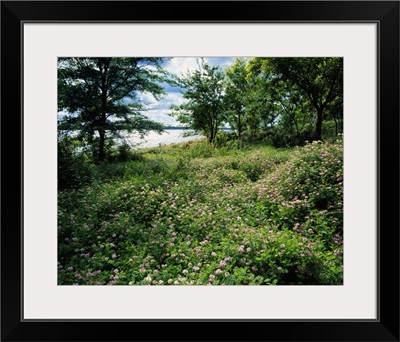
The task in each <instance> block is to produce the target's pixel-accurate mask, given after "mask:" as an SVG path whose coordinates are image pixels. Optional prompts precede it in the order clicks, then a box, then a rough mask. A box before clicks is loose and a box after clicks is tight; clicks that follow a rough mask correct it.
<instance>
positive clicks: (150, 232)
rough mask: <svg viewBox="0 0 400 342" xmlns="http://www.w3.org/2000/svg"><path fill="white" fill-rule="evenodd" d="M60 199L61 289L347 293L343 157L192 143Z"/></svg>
mask: <svg viewBox="0 0 400 342" xmlns="http://www.w3.org/2000/svg"><path fill="white" fill-rule="evenodd" d="M94 179H95V181H92V182H91V184H90V185H89V186H85V187H81V188H78V189H70V190H64V191H60V192H59V196H58V207H59V214H58V258H59V260H58V261H59V266H58V268H59V269H58V283H59V284H60V285H63V284H65V285H71V284H98V285H115V284H121V285H128V284H130V285H168V284H171V285H207V284H212V285H222V284H224V285H313V284H326V285H334V284H338V285H339V284H342V283H343V244H342V236H343V228H342V225H343V151H342V141H341V139H340V140H338V141H337V142H335V143H313V144H308V145H306V146H305V147H302V148H293V149H275V148H272V147H270V146H266V145H265V144H262V143H258V144H255V143H253V144H245V145H244V146H242V147H241V148H238V147H237V143H236V142H235V141H231V142H225V143H224V144H221V146H219V147H217V148H216V147H214V146H212V145H209V144H208V143H206V142H204V141H193V142H189V143H182V144H176V145H169V146H163V147H157V148H150V149H141V150H138V151H136V157H135V160H130V161H126V162H123V163H116V164H110V165H103V166H101V167H99V168H97V169H96V172H95V176H94Z"/></svg>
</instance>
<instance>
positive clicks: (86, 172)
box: [57, 137, 93, 190]
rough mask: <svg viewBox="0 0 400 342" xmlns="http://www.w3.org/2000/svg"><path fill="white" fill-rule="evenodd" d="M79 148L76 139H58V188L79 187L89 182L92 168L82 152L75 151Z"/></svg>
mask: <svg viewBox="0 0 400 342" xmlns="http://www.w3.org/2000/svg"><path fill="white" fill-rule="evenodd" d="M77 148H79V145H77V143H76V141H74V140H73V139H71V138H68V137H63V138H59V141H58V156H57V157H58V164H57V165H58V174H57V176H58V179H57V183H58V189H59V190H64V189H73V188H80V187H82V186H84V185H87V184H89V183H90V182H91V179H92V176H93V169H92V166H91V165H90V163H89V162H88V160H87V158H86V157H85V155H84V154H82V153H77V152H76V150H77Z"/></svg>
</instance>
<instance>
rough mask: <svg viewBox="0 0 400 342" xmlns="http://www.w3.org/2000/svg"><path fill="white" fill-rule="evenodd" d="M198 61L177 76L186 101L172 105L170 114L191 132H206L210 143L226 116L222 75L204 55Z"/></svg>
mask: <svg viewBox="0 0 400 342" xmlns="http://www.w3.org/2000/svg"><path fill="white" fill-rule="evenodd" d="M197 62H198V63H197V64H198V69H196V70H194V71H193V72H190V71H187V72H186V73H184V74H183V75H181V76H179V77H177V78H176V84H177V85H179V86H180V87H181V88H183V90H182V93H183V98H184V99H186V100H187V101H186V102H185V103H183V104H181V105H180V106H176V105H173V106H171V109H172V113H171V115H172V116H176V117H177V120H178V121H179V122H180V123H182V124H184V125H186V126H187V127H190V128H191V129H192V130H193V131H194V132H196V133H201V134H203V135H205V136H206V137H207V140H208V141H209V142H210V143H212V142H213V141H214V139H215V137H216V135H217V132H218V130H219V128H220V126H221V125H222V124H223V123H224V121H225V117H226V116H225V111H224V102H223V94H224V77H225V75H224V72H223V71H222V70H221V69H220V68H219V67H218V66H211V65H209V64H207V63H206V62H205V61H204V59H199V60H198V61H197Z"/></svg>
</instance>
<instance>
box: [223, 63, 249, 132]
mask: <svg viewBox="0 0 400 342" xmlns="http://www.w3.org/2000/svg"><path fill="white" fill-rule="evenodd" d="M225 74H226V88H225V97H224V100H225V107H226V110H227V116H228V122H229V124H230V126H231V127H232V128H233V129H234V130H235V131H236V133H237V137H238V139H239V140H240V139H241V137H242V133H243V131H244V130H245V129H246V110H245V108H246V107H245V105H246V103H245V102H246V93H247V91H248V88H249V84H248V83H247V80H246V75H247V72H246V61H245V60H244V59H243V58H236V59H235V61H234V63H233V64H232V65H231V66H230V67H229V68H227V69H226V70H225Z"/></svg>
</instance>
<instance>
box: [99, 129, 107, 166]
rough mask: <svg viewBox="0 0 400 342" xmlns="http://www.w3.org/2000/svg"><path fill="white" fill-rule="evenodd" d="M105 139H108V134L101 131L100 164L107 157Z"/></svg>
mask: <svg viewBox="0 0 400 342" xmlns="http://www.w3.org/2000/svg"><path fill="white" fill-rule="evenodd" d="M105 138H106V133H105V131H104V129H99V156H98V161H99V162H102V161H104V158H105V156H106V153H105Z"/></svg>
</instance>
